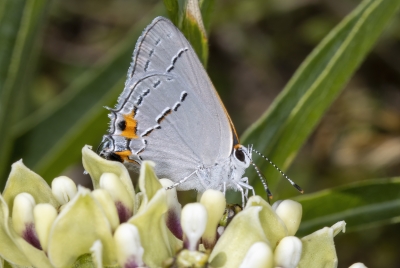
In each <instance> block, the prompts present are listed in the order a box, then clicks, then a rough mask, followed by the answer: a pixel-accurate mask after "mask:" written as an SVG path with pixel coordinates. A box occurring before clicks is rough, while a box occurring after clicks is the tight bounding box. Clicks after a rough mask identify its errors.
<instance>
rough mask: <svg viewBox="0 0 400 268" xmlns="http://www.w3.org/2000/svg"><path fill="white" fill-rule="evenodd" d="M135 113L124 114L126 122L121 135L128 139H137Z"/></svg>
mask: <svg viewBox="0 0 400 268" xmlns="http://www.w3.org/2000/svg"><path fill="white" fill-rule="evenodd" d="M134 117H135V112H134V111H132V113H130V114H124V120H125V122H126V127H125V129H124V131H122V133H121V135H122V136H124V137H125V138H128V139H137V138H138V135H137V133H136V131H137V130H136V127H137V121H136V120H135V118H134Z"/></svg>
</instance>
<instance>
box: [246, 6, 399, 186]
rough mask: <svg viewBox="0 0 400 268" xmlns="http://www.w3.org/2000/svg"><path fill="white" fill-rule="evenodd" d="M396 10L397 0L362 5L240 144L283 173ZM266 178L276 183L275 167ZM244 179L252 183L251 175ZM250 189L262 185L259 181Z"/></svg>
mask: <svg viewBox="0 0 400 268" xmlns="http://www.w3.org/2000/svg"><path fill="white" fill-rule="evenodd" d="M399 6H400V1H398V0H380V1H371V0H366V1H363V2H362V3H361V4H360V5H359V6H358V7H357V8H356V9H355V10H354V11H353V12H352V13H351V14H349V15H348V16H347V17H346V18H345V19H344V20H343V21H342V22H341V23H340V24H339V25H338V26H337V27H335V28H334V29H333V30H332V31H331V32H330V33H329V34H328V36H327V37H326V38H325V39H324V40H323V41H322V42H321V43H320V44H319V45H318V46H317V47H316V48H315V49H314V51H313V52H312V53H311V55H310V56H308V58H307V59H306V60H305V61H304V63H303V64H302V65H301V66H300V68H299V69H298V70H297V71H296V73H295V74H294V76H293V77H292V79H291V80H290V81H289V83H288V84H287V86H286V87H285V89H284V90H283V91H282V93H281V94H280V95H279V96H278V98H277V99H276V101H275V102H274V103H273V104H272V105H271V106H270V107H269V109H268V110H267V111H266V112H265V114H264V115H263V116H262V117H261V118H260V119H259V120H258V121H257V122H256V123H254V124H253V125H252V126H251V127H250V128H249V129H248V130H247V131H246V132H245V133H244V135H243V140H242V142H243V143H244V144H254V147H255V148H256V149H258V150H259V151H261V152H263V153H264V154H265V155H266V156H267V157H269V158H270V159H271V160H272V161H273V162H275V163H276V164H277V165H278V166H280V167H282V169H284V170H285V169H287V168H288V166H289V165H290V163H291V162H292V160H293V159H294V157H295V156H296V154H297V152H298V150H299V149H300V147H301V146H302V144H303V143H304V142H305V141H306V139H307V138H308V136H309V135H310V134H311V132H312V131H313V130H314V128H315V126H316V125H317V124H318V122H319V121H320V119H321V117H322V116H323V114H324V113H325V111H326V110H327V108H328V107H329V106H330V105H331V103H332V102H333V101H334V100H335V98H336V97H337V96H338V94H339V93H340V92H341V90H342V89H343V87H344V85H345V84H346V82H347V81H348V80H349V79H350V77H351V76H352V74H353V73H354V71H355V70H356V69H357V67H358V66H359V65H360V63H361V62H362V60H363V59H364V58H365V57H366V55H367V53H368V52H369V51H370V50H371V48H372V46H373V45H374V44H375V43H376V41H377V39H378V37H379V35H380V34H381V33H382V31H383V29H384V28H385V26H386V25H387V24H388V23H389V22H390V20H391V18H392V17H393V15H394V14H395V13H396V11H397V10H398V8H399ZM255 158H257V156H255ZM257 160H260V159H257ZM257 163H260V162H259V161H257ZM263 163H264V164H266V162H265V161H263ZM265 174H268V175H267V177H268V179H269V183H270V184H272V185H273V184H274V183H276V182H277V177H278V176H279V173H278V172H277V171H276V170H275V169H274V167H272V166H270V165H269V166H268V168H267V169H266V171H265ZM249 177H250V178H252V179H254V178H255V177H256V176H255V172H254V171H252V174H251V175H250V176H249ZM271 182H272V183H271ZM253 185H256V187H262V186H261V183H260V182H259V181H257V182H255V183H254V184H253Z"/></svg>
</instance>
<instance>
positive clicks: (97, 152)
mask: <svg viewBox="0 0 400 268" xmlns="http://www.w3.org/2000/svg"><path fill="white" fill-rule="evenodd" d="M105 142H106V141H105V140H102V141H101V143H100V144H99V146H97V149H96V154H99V152H100V147H101V146H102V145H103V144H104V143H105Z"/></svg>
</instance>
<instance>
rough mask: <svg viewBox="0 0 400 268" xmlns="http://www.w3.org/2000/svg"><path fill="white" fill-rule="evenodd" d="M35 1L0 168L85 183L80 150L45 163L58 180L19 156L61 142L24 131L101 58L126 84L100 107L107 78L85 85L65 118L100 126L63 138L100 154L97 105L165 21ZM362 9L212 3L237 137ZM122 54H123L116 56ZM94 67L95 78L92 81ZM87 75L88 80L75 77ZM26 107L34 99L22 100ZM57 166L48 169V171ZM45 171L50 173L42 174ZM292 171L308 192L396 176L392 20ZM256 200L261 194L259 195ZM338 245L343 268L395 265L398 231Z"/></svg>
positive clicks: (112, 5) (380, 229)
mask: <svg viewBox="0 0 400 268" xmlns="http://www.w3.org/2000/svg"><path fill="white" fill-rule="evenodd" d="M42 2H43V5H44V6H47V8H46V9H45V13H46V14H45V17H44V21H43V22H42V24H41V25H39V29H40V35H39V38H38V39H35V40H33V42H32V43H31V44H30V45H31V46H33V47H35V48H37V50H35V52H34V53H32V54H33V56H32V60H31V61H29V64H32V65H34V66H35V68H33V70H34V72H33V73H31V74H29V75H30V76H31V79H30V80H29V81H30V82H29V84H25V89H24V91H23V93H21V94H20V95H19V96H18V97H17V100H18V101H16V102H15V104H13V105H18V103H29V105H23V106H22V107H20V109H18V114H15V115H13V117H12V118H15V126H14V127H13V131H15V132H16V133H21V134H19V135H18V139H17V141H16V144H17V146H16V147H15V148H14V149H13V150H12V153H11V157H10V158H11V159H8V160H7V161H9V160H10V161H11V162H14V161H16V160H18V159H20V158H23V159H24V163H25V164H26V165H27V166H28V167H30V168H32V169H33V170H34V171H36V172H38V173H39V174H40V175H42V176H43V177H44V178H45V179H46V180H48V181H49V180H51V179H52V178H53V177H55V176H57V175H60V174H65V175H68V176H70V177H71V178H76V179H78V178H83V179H85V178H86V179H87V177H85V176H83V175H82V172H83V168H82V166H81V163H80V151H79V150H78V151H76V150H75V152H74V153H68V152H67V153H65V152H64V153H63V155H57V156H56V157H54V156H53V155H50V156H49V159H45V160H46V161H47V162H46V161H45V162H46V163H50V164H49V165H57V164H56V162H57V161H62V162H63V165H65V164H68V165H69V167H68V168H66V169H65V170H64V171H62V172H60V171H59V169H57V168H54V169H48V168H45V166H46V164H43V163H36V162H35V157H32V155H33V154H32V152H27V151H26V150H25V148H26V147H27V144H29V145H32V144H30V143H31V142H34V143H35V144H34V146H33V149H30V150H33V151H35V152H37V150H40V148H41V147H43V146H55V147H57V146H63V145H51V144H48V143H47V141H48V140H49V137H46V136H41V134H40V133H38V134H36V135H37V137H36V138H31V136H29V131H28V130H26V129H28V128H29V125H30V124H36V123H37V122H43V118H44V117H45V114H46V113H47V111H49V110H51V109H57V105H60V106H62V105H63V104H64V103H66V102H68V100H69V99H70V98H73V96H74V94H75V93H76V92H75V91H78V90H79V88H80V87H83V86H81V85H84V84H85V83H86V82H87V81H89V80H90V79H91V78H92V77H91V76H93V75H96V76H99V77H100V78H101V76H102V73H101V71H102V70H103V69H104V67H103V66H110V63H108V62H107V61H108V60H109V59H115V58H116V59H117V60H113V61H112V63H111V64H112V70H114V71H115V76H116V77H117V78H116V79H115V80H118V79H119V77H121V81H120V82H119V84H117V85H115V83H114V81H112V83H111V82H110V86H116V87H118V88H119V90H116V91H113V92H117V94H115V93H110V94H108V95H107V94H105V97H104V98H103V99H102V100H96V101H98V103H92V102H91V99H92V96H93V95H91V94H96V89H97V88H98V89H99V90H101V91H102V92H107V86H108V85H107V81H102V80H101V79H99V82H98V83H97V84H96V83H93V84H92V85H91V91H90V92H87V94H86V95H84V98H82V99H81V100H82V101H81V103H79V102H76V103H75V102H74V104H73V105H71V104H69V106H68V107H66V110H65V112H66V113H71V114H73V113H78V114H77V115H76V118H78V119H79V120H81V121H82V122H83V123H82V125H85V124H84V122H85V118H80V117H79V108H78V107H81V105H86V104H87V105H89V106H92V105H93V108H92V109H91V111H92V110H93V111H92V112H93V114H96V115H97V117H98V118H97V119H96V122H95V124H92V125H86V126H85V127H84V128H83V129H81V133H76V132H74V130H72V131H71V132H68V133H70V134H69V136H68V137H69V138H70V139H71V140H75V145H76V148H82V147H83V145H85V144H91V145H93V146H94V147H96V146H97V145H98V144H99V143H100V140H101V138H102V135H103V134H105V132H106V129H107V124H108V118H107V116H106V114H107V111H106V110H105V109H103V108H102V106H106V105H107V106H113V105H114V104H115V102H116V98H117V96H118V94H119V92H121V91H122V89H123V82H124V81H123V80H124V77H125V74H126V71H127V69H128V67H129V63H130V61H131V56H130V55H131V53H132V51H133V48H134V43H135V41H136V39H137V37H138V35H139V34H140V32H141V31H142V30H143V28H144V26H145V25H147V24H148V23H150V22H151V20H152V19H153V18H154V17H155V16H158V15H164V16H166V14H167V13H166V11H165V9H164V7H163V3H162V2H160V1H149V0H141V1H139V0H135V1H128V0H97V1H94V0H70V1H60V0H59V1H51V2H46V1H42ZM360 2H361V1H354V0H351V1H349V0H339V1H338V0H324V1H315V0H269V1H265V0H246V1H240V0H237V1H233V0H216V1H214V7H213V11H212V13H211V17H210V25H209V29H208V32H209V48H210V51H209V58H208V66H207V71H208V73H209V75H210V77H211V80H212V81H213V83H214V85H215V87H216V88H217V90H218V92H219V94H220V96H221V98H222V100H223V102H224V103H225V105H226V108H227V110H228V112H229V114H230V115H231V118H232V120H233V122H234V124H235V126H236V129H237V131H238V133H239V134H241V133H243V132H244V131H245V130H246V129H247V128H248V127H249V126H250V125H251V124H252V123H253V122H254V121H255V120H256V119H258V118H259V117H260V116H261V114H262V113H263V112H264V111H265V110H266V109H267V108H268V107H269V105H270V104H271V103H272V102H273V100H274V99H275V97H276V96H277V95H278V94H279V93H280V91H281V90H282V88H283V87H284V86H285V85H286V83H287V82H288V80H289V79H290V78H291V77H292V75H293V73H294V72H295V70H296V69H297V68H298V67H299V65H300V64H301V63H302V62H303V61H304V59H305V57H306V56H307V55H308V54H309V53H310V52H311V51H312V49H313V48H314V47H315V46H316V45H317V44H318V43H319V42H320V41H321V40H322V38H323V37H325V36H326V35H327V34H328V33H329V31H330V30H332V28H333V27H334V26H336V25H337V24H338V23H339V22H340V21H341V20H342V19H343V18H344V17H345V16H346V15H347V14H349V13H350V12H351V11H352V10H353V9H354V8H355V7H356V6H357V5H358V4H359V3H360ZM136 26H137V27H136ZM3 41H4V40H3ZM0 42H2V41H1V40H0ZM0 44H1V43H0ZM125 47H128V49H127V51H128V52H129V53H128V52H127V53H125V52H124V53H125V54H124V53H122V52H121V54H118V53H120V51H123V50H124V48H125ZM116 55H120V56H118V57H116ZM105 63H107V64H105ZM90 70H96V71H95V72H94V73H91V71H90ZM106 71H107V72H109V70H108V69H107V70H106ZM82 74H87V75H86V76H85V77H82ZM78 77H79V79H78ZM102 94H103V93H102ZM24 98H28V99H30V101H29V102H23V101H22V100H23V99H24ZM94 104H96V105H94ZM74 105H76V107H75V106H74ZM34 112H36V113H34ZM60 118H63V117H60ZM10 120H11V119H10ZM74 120H76V119H74ZM74 123H76V122H69V121H68V120H67V119H65V120H58V121H57V122H50V121H49V122H46V121H45V123H44V125H43V126H41V127H42V128H45V127H49V128H54V133H53V134H54V135H55V136H57V135H58V136H60V137H61V134H60V133H58V130H59V129H63V128H59V127H58V125H62V126H63V127H64V128H66V129H68V126H69V125H71V126H72V125H73V124H74ZM10 125H12V124H10ZM3 127H4V126H3ZM74 127H76V126H74ZM27 131H28V132H27ZM62 131H64V132H65V130H64V129H63V130H62ZM68 131H70V129H68ZM293 135H296V133H293ZM27 137H28V138H27ZM52 138H54V137H51V138H50V139H52ZM60 143H61V142H60ZM67 151H68V150H67ZM53 159H54V163H53V162H51V161H52V160H53ZM272 160H273V159H272ZM11 162H10V163H11ZM41 170H46V172H45V174H42V173H41ZM8 172H9V170H8V171H6V173H8ZM287 174H288V175H289V176H290V177H291V178H293V179H294V180H295V181H296V182H297V183H298V184H299V185H301V186H302V188H303V189H304V190H305V192H306V193H312V192H316V191H319V190H323V189H326V188H331V187H334V186H339V185H345V184H348V183H351V182H356V181H362V180H366V179H373V178H384V177H395V176H398V175H399V174H400V16H399V15H397V16H395V18H394V20H393V21H392V23H390V25H389V26H388V27H386V30H385V31H384V33H383V34H382V36H381V38H380V40H379V42H378V43H377V44H376V45H375V47H374V49H373V51H372V52H371V53H370V54H369V55H368V56H367V58H366V59H365V61H364V62H363V63H362V65H361V66H360V68H359V69H358V71H357V72H356V73H355V75H354V76H353V77H352V78H351V80H350V81H349V83H348V84H347V85H346V88H345V90H344V91H343V92H342V93H341V94H340V96H339V97H338V98H337V100H336V101H335V102H334V103H333V105H332V106H331V108H330V109H329V110H328V111H327V113H326V114H325V116H324V117H323V118H322V121H321V122H320V123H319V125H318V126H317V128H316V129H315V131H314V132H313V134H312V136H311V137H310V138H309V139H308V140H307V142H306V144H305V145H304V146H303V147H302V149H301V151H300V152H299V154H298V155H297V157H296V158H295V160H294V162H293V164H292V166H291V168H290V169H289V170H287ZM3 175H4V174H2V175H1V176H3ZM4 179H5V178H4ZM4 179H3V178H2V180H3V181H4ZM267 179H268V174H267ZM3 183H4V182H3ZM81 183H83V184H84V183H85V182H81ZM272 191H273V193H274V200H277V199H282V198H289V197H293V196H296V195H298V193H297V192H296V191H295V190H294V189H292V188H291V186H290V184H288V183H287V182H286V181H285V180H284V179H280V181H279V183H276V184H275V187H273V188H272ZM258 193H259V194H260V195H264V193H263V192H262V191H261V192H258ZM378 194H384V193H378ZM370 198H371V199H373V198H374V196H371V197H370ZM323 205H324V204H320V206H323ZM398 215H400V211H398ZM394 221H396V222H397V220H396V219H394ZM335 241H336V249H337V252H338V258H339V267H348V266H350V265H351V264H352V263H354V262H358V261H359V262H364V263H365V264H366V265H367V266H368V267H399V266H400V254H398V252H399V249H398V248H399V245H400V242H399V241H400V224H398V223H394V224H392V225H383V226H371V227H370V228H365V229H362V230H358V231H353V232H351V233H346V234H341V235H339V236H337V237H336V238H335Z"/></svg>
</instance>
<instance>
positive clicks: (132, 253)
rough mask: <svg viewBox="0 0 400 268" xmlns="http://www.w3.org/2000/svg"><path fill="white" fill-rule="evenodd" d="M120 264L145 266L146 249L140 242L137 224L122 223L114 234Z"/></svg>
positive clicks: (128, 266) (124, 267) (131, 266)
mask: <svg viewBox="0 0 400 268" xmlns="http://www.w3.org/2000/svg"><path fill="white" fill-rule="evenodd" d="M114 241H115V246H116V252H117V259H118V263H119V265H121V267H123V268H134V267H144V266H145V265H144V262H143V253H144V249H143V247H142V244H141V242H140V235H139V231H138V229H137V228H136V226H135V225H133V224H129V223H123V224H121V225H120V226H119V227H118V228H117V230H116V231H115V234H114Z"/></svg>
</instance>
